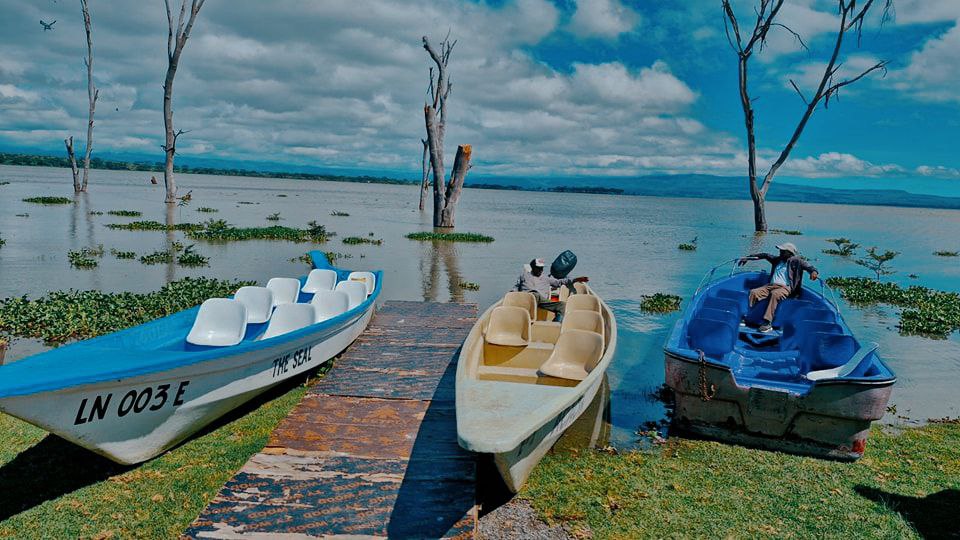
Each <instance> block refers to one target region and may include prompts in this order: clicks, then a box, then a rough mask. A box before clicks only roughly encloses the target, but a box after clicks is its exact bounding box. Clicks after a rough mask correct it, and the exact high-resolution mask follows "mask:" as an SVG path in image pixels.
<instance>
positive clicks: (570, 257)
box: [550, 249, 577, 279]
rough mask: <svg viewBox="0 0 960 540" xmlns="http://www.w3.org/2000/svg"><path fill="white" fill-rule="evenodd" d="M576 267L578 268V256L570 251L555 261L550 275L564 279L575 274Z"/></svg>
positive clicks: (551, 266)
mask: <svg viewBox="0 0 960 540" xmlns="http://www.w3.org/2000/svg"><path fill="white" fill-rule="evenodd" d="M575 266H577V256H576V255H574V254H573V252H572V251H570V250H569V249H568V250H566V251H564V252H563V253H561V254H560V255H558V256H557V258H556V259H554V260H553V264H551V265H550V275H551V276H553V277H555V278H557V279H563V278H565V277H567V276H568V275H569V274H570V272H573V268H574V267H575Z"/></svg>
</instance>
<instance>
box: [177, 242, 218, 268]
mask: <svg viewBox="0 0 960 540" xmlns="http://www.w3.org/2000/svg"><path fill="white" fill-rule="evenodd" d="M177 264H179V265H180V266H194V267H195V266H210V258H209V257H205V256H203V255H201V254H199V253H197V252H196V251H194V250H193V244H190V245H189V246H187V247H186V248H184V250H183V253H181V254H180V255H179V256H178V257H177Z"/></svg>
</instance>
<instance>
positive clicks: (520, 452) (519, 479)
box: [493, 379, 603, 493]
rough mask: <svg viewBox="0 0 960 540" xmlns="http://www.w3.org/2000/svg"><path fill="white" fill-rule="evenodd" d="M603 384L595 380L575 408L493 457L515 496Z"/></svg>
mask: <svg viewBox="0 0 960 540" xmlns="http://www.w3.org/2000/svg"><path fill="white" fill-rule="evenodd" d="M602 381H603V379H596V380H595V381H594V382H593V383H592V384H590V386H588V387H587V389H586V391H585V392H584V394H583V395H582V396H580V398H579V399H577V400H576V401H575V402H574V403H573V405H571V406H570V407H568V408H566V409H564V410H563V411H561V412H560V414H558V415H556V416H554V417H553V418H551V419H550V420H549V421H548V422H546V423H545V424H544V425H543V426H541V427H540V429H538V430H537V431H535V432H534V433H533V434H532V435H530V436H529V437H527V438H526V439H524V441H523V442H522V443H521V444H520V445H519V446H517V447H516V448H514V449H512V450H510V451H508V452H502V453H497V454H493V462H494V464H496V466H497V470H498V471H499V472H500V476H501V477H503V483H504V485H505V486H507V489H509V490H510V491H511V492H512V493H517V492H518V491H520V488H522V487H523V485H524V484H525V483H526V482H527V478H529V477H530V473H531V472H532V471H533V468H534V467H536V466H537V464H538V463H540V460H541V459H543V456H545V455H546V454H547V452H548V451H550V449H551V448H553V445H554V444H556V442H557V440H558V439H559V438H560V436H562V435H563V433H564V432H565V431H566V430H567V429H568V428H569V427H570V426H572V425H573V424H574V423H575V422H576V421H577V419H579V418H580V416H581V415H583V413H584V412H585V411H586V410H587V408H588V407H589V406H590V403H592V402H593V399H594V398H595V397H596V395H597V390H598V389H599V388H600V383H601V382H602Z"/></svg>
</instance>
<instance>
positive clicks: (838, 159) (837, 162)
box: [782, 152, 907, 178]
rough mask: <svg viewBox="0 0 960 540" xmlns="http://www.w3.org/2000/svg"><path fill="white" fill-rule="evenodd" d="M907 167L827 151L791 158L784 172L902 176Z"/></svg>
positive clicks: (828, 175) (795, 174)
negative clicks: (817, 154) (816, 154)
mask: <svg viewBox="0 0 960 540" xmlns="http://www.w3.org/2000/svg"><path fill="white" fill-rule="evenodd" d="M906 172H907V171H906V169H904V168H903V167H901V166H900V165H895V164H875V163H871V162H869V161H866V160H863V159H860V158H858V157H857V156H854V155H852V154H845V153H842V152H825V153H822V154H820V155H819V156H815V157H814V156H808V157H805V158H798V159H790V160H788V161H787V163H786V164H784V167H783V172H782V174H785V175H791V176H802V177H805V178H823V177H831V176H866V177H880V176H901V175H903V174H904V173H906Z"/></svg>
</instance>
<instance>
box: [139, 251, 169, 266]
mask: <svg viewBox="0 0 960 540" xmlns="http://www.w3.org/2000/svg"><path fill="white" fill-rule="evenodd" d="M140 262H141V263H143V264H166V263H171V262H173V252H172V251H154V252H153V253H149V254H147V255H141V256H140Z"/></svg>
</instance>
